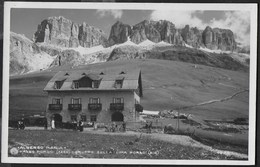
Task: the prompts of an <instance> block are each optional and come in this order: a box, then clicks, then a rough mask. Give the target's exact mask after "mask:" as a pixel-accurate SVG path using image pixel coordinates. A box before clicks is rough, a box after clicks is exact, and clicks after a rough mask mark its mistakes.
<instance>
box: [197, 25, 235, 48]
mask: <svg viewBox="0 0 260 167" xmlns="http://www.w3.org/2000/svg"><path fill="white" fill-rule="evenodd" d="M202 40H203V43H204V44H205V46H206V47H207V48H209V49H213V50H216V49H220V50H225V51H226V50H229V51H233V50H235V49H236V47H237V44H236V42H235V39H234V34H233V32H232V31H231V30H226V29H219V28H214V29H212V28H211V27H209V26H208V27H206V28H205V30H204V31H203V33H202Z"/></svg>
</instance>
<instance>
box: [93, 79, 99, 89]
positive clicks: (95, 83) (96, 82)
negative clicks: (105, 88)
mask: <svg viewBox="0 0 260 167" xmlns="http://www.w3.org/2000/svg"><path fill="white" fill-rule="evenodd" d="M99 84H100V81H99V80H94V81H92V88H98V87H99Z"/></svg>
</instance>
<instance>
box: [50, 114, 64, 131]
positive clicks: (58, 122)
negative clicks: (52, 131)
mask: <svg viewBox="0 0 260 167" xmlns="http://www.w3.org/2000/svg"><path fill="white" fill-rule="evenodd" d="M52 118H53V119H54V121H55V128H62V116H61V115H60V114H53V115H52Z"/></svg>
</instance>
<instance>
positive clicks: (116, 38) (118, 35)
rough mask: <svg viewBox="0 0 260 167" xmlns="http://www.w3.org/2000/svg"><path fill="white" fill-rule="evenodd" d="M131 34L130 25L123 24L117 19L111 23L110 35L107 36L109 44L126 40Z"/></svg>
mask: <svg viewBox="0 0 260 167" xmlns="http://www.w3.org/2000/svg"><path fill="white" fill-rule="evenodd" d="M131 34H132V29H131V26H130V25H128V24H123V23H122V22H120V21H117V22H116V23H115V24H113V25H112V27H111V31H110V35H109V38H108V41H109V45H110V46H112V45H114V44H120V43H124V42H126V41H127V39H128V37H129V36H130V35H131Z"/></svg>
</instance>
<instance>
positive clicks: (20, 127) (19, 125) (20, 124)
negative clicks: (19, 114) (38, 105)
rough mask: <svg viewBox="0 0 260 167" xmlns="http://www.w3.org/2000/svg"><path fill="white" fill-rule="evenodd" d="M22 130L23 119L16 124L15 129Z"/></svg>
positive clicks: (23, 126)
mask: <svg viewBox="0 0 260 167" xmlns="http://www.w3.org/2000/svg"><path fill="white" fill-rule="evenodd" d="M24 128H25V125H24V119H23V118H22V119H21V120H19V121H18V122H17V129H24Z"/></svg>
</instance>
